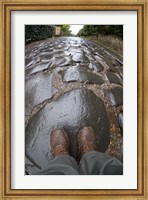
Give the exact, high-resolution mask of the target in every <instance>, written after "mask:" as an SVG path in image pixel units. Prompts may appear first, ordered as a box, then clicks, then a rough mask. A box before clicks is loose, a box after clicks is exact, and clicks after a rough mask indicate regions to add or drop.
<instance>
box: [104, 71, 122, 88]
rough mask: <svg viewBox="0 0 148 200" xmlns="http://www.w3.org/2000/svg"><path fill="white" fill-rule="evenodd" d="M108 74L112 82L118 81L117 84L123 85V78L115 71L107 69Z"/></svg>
mask: <svg viewBox="0 0 148 200" xmlns="http://www.w3.org/2000/svg"><path fill="white" fill-rule="evenodd" d="M106 75H107V78H108V79H109V81H110V83H116V84H119V85H122V84H121V80H120V79H119V78H118V77H117V76H116V74H114V73H113V72H109V71H107V73H106Z"/></svg>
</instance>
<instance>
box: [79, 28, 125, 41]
mask: <svg viewBox="0 0 148 200" xmlns="http://www.w3.org/2000/svg"><path fill="white" fill-rule="evenodd" d="M77 35H78V36H79V37H81V36H82V37H83V36H84V37H87V36H98V35H115V36H118V37H121V38H122V37H123V26H122V25H84V27H83V28H82V29H81V30H80V31H79V32H78V34H77Z"/></svg>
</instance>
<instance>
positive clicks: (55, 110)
mask: <svg viewBox="0 0 148 200" xmlns="http://www.w3.org/2000/svg"><path fill="white" fill-rule="evenodd" d="M25 75H26V76H25V77H26V79H25V91H26V93H25V123H26V130H25V154H26V160H25V163H26V164H25V169H26V171H27V172H28V173H29V174H33V173H36V172H39V171H40V170H44V169H46V168H48V165H49V160H50V159H52V156H51V152H50V151H51V149H50V133H51V130H52V129H55V128H64V129H65V130H66V131H67V133H68V136H69V139H70V145H71V155H72V156H74V157H75V158H77V141H76V135H77V133H78V131H79V130H80V129H81V128H83V127H84V126H92V128H93V129H94V131H95V133H96V138H97V150H99V151H102V152H107V153H109V154H110V155H112V156H115V157H119V156H120V144H121V143H122V133H121V129H120V126H119V123H118V114H119V116H120V115H121V114H120V113H122V109H123V86H122V81H123V80H122V79H123V66H122V62H121V61H120V60H118V59H117V58H116V57H114V56H113V55H112V54H111V53H110V52H108V51H107V50H106V49H104V48H102V47H101V46H99V45H97V44H95V43H94V42H91V41H86V40H84V39H82V38H78V37H62V38H51V39H47V40H44V41H40V42H35V43H32V44H30V45H27V46H26V49H25ZM120 121H121V117H120Z"/></svg>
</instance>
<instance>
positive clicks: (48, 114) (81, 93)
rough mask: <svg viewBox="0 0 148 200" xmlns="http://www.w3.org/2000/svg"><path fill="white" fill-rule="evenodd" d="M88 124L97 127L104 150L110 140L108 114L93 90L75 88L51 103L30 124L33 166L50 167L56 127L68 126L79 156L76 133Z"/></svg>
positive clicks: (28, 145) (28, 141)
mask: <svg viewBox="0 0 148 200" xmlns="http://www.w3.org/2000/svg"><path fill="white" fill-rule="evenodd" d="M84 126H91V127H92V128H93V129H94V131H95V133H96V137H97V150H99V151H102V152H104V151H105V150H106V149H107V146H108V144H109V140H110V136H109V135H110V134H109V123H108V118H107V114H106V110H105V107H104V104H103V102H102V100H101V99H100V98H98V97H97V96H96V95H95V94H94V93H93V92H92V91H91V90H87V89H78V90H74V91H71V92H68V93H65V94H64V95H63V96H61V97H60V98H59V99H58V100H56V101H55V102H51V103H48V104H47V105H46V106H45V107H44V108H42V110H40V111H39V112H38V113H37V114H36V115H35V116H34V117H33V118H32V119H31V120H30V121H29V123H28V125H27V127H26V135H25V143H26V146H25V147H26V149H25V152H26V156H27V158H29V159H30V160H31V161H32V163H33V164H32V165H33V168H35V167H34V166H37V167H38V170H40V168H41V170H43V169H46V168H48V165H49V160H50V159H51V152H50V145H49V144H50V133H51V130H52V129H55V128H64V129H65V131H66V132H67V134H68V137H69V139H70V147H71V154H72V156H74V157H75V158H77V139H76V136H77V134H78V132H79V130H81V129H82V128H83V127H84ZM30 170H31V169H30Z"/></svg>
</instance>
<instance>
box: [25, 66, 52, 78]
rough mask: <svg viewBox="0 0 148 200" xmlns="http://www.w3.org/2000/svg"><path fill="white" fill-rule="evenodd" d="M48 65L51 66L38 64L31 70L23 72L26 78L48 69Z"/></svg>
mask: <svg viewBox="0 0 148 200" xmlns="http://www.w3.org/2000/svg"><path fill="white" fill-rule="evenodd" d="M50 64H51V63H50V62H49V63H38V64H37V65H35V66H34V67H32V68H29V69H26V72H25V74H26V77H27V76H29V75H31V74H34V73H37V72H42V71H44V70H46V69H48V68H49V66H50Z"/></svg>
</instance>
